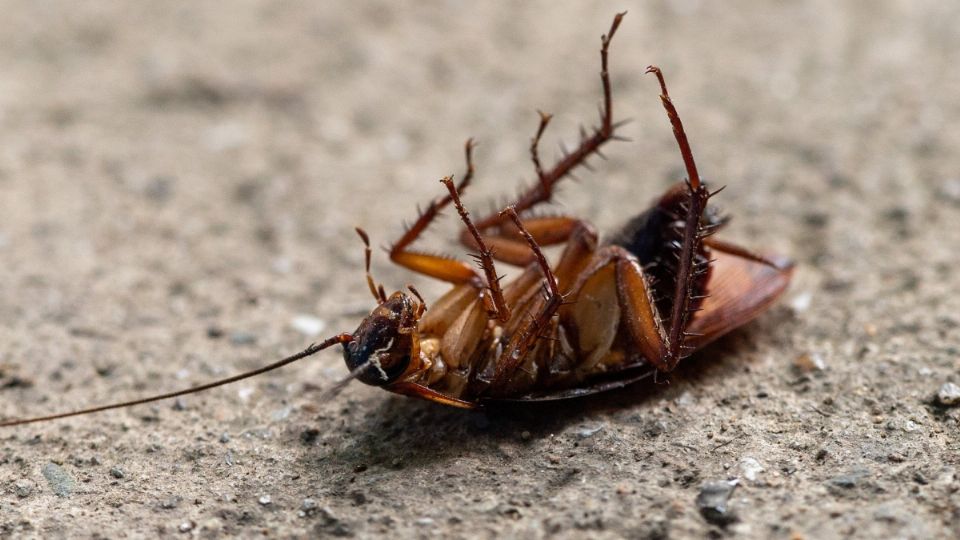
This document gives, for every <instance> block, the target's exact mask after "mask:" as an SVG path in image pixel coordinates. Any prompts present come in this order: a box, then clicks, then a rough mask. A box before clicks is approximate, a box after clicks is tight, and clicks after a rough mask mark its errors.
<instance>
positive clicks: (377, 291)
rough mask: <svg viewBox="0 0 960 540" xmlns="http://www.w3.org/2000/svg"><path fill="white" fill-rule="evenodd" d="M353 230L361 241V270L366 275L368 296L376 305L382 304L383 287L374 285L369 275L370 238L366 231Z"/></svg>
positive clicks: (357, 228) (384, 293)
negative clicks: (370, 296) (369, 295)
mask: <svg viewBox="0 0 960 540" xmlns="http://www.w3.org/2000/svg"><path fill="white" fill-rule="evenodd" d="M354 230H355V231H357V234H358V235H359V236H360V239H361V240H363V268H364V271H365V272H366V274H367V287H369V288H370V294H372V295H373V299H374V300H376V301H377V303H378V304H382V303H384V302H386V301H387V293H386V291H384V290H383V285H379V286H378V285H376V283H375V282H374V280H373V274H371V273H370V258H371V257H372V253H373V252H372V251H371V250H370V237H369V236H368V235H367V231H365V230H363V229H361V228H360V227H356V228H354Z"/></svg>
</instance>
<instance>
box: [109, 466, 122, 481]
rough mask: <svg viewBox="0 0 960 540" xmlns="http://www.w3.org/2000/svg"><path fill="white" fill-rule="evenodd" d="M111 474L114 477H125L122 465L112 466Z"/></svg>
mask: <svg viewBox="0 0 960 540" xmlns="http://www.w3.org/2000/svg"><path fill="white" fill-rule="evenodd" d="M110 476H112V477H114V478H117V479H119V478H123V477H124V474H123V469H121V468H120V467H111V468H110Z"/></svg>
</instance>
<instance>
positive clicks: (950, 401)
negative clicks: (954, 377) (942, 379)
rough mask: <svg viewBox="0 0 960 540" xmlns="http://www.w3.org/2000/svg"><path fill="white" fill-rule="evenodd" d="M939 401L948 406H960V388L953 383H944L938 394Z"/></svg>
mask: <svg viewBox="0 0 960 540" xmlns="http://www.w3.org/2000/svg"><path fill="white" fill-rule="evenodd" d="M937 401H938V402H939V403H940V404H941V405H948V406H949V405H957V404H960V386H957V385H955V384H953V383H951V382H948V383H944V384H943V386H941V387H940V391H939V392H937Z"/></svg>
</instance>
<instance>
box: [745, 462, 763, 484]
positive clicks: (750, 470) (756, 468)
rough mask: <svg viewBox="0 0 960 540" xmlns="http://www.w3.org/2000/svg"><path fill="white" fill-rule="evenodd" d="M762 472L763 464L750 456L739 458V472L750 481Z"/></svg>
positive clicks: (753, 480)
mask: <svg viewBox="0 0 960 540" xmlns="http://www.w3.org/2000/svg"><path fill="white" fill-rule="evenodd" d="M762 472H763V465H761V464H760V462H759V461H757V460H756V459H754V458H752V457H745V458H743V459H741V460H740V474H742V475H743V477H744V478H746V479H747V480H749V481H751V482H756V480H757V476H759V474H760V473H762Z"/></svg>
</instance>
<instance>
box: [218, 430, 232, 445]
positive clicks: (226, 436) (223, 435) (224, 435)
mask: <svg viewBox="0 0 960 540" xmlns="http://www.w3.org/2000/svg"><path fill="white" fill-rule="evenodd" d="M220 442H221V443H223V444H227V443H228V442H230V434H229V433H227V432H226V431H224V432H223V433H221V434H220Z"/></svg>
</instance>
